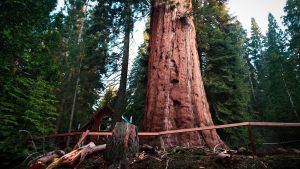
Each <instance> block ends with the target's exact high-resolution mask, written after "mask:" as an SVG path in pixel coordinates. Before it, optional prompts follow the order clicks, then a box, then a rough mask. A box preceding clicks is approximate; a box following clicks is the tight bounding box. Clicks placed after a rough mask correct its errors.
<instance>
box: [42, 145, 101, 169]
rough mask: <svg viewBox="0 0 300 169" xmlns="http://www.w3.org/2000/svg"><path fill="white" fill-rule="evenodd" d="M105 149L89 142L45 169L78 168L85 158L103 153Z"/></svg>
mask: <svg viewBox="0 0 300 169" xmlns="http://www.w3.org/2000/svg"><path fill="white" fill-rule="evenodd" d="M105 148H106V144H103V145H99V146H96V145H95V144H94V143H93V142H90V143H89V144H87V145H85V146H82V147H80V148H78V149H76V150H73V151H71V152H70V153H68V154H65V155H64V156H62V157H60V158H59V159H57V160H55V161H54V162H52V163H51V164H50V165H49V166H48V167H47V168H46V169H52V168H55V167H57V166H68V167H74V166H75V167H74V168H78V167H79V165H80V164H81V163H82V162H83V161H84V160H85V159H86V157H87V156H89V155H91V154H95V153H98V152H100V151H103V150H105Z"/></svg>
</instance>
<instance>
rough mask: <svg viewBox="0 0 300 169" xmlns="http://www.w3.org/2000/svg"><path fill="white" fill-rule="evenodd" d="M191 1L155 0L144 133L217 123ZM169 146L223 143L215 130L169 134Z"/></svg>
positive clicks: (167, 145) (152, 16)
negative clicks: (203, 73)
mask: <svg viewBox="0 0 300 169" xmlns="http://www.w3.org/2000/svg"><path fill="white" fill-rule="evenodd" d="M191 9H192V2H191V0H173V1H170V2H166V1H164V0H155V1H153V2H152V14H151V18H152V19H151V25H150V28H151V33H150V37H151V39H150V56H149V67H148V90H147V105H146V110H145V114H144V129H145V130H146V131H165V130H174V129H184V128H193V127H202V126H213V125H214V124H213V121H212V118H211V115H210V112H209V106H208V103H207V99H206V95H205V91H204V86H203V81H202V78H201V74H200V66H199V65H200V64H199V57H198V53H197V49H196V40H195V36H196V35H195V27H194V23H193V18H192V17H191V12H192V11H191ZM162 141H163V144H164V146H165V147H172V146H175V145H181V146H199V145H208V146H209V147H213V146H215V145H217V144H222V145H223V142H222V140H221V139H220V138H219V136H218V134H217V132H216V131H215V130H206V131H202V132H190V133H183V134H176V135H167V136H163V138H162Z"/></svg>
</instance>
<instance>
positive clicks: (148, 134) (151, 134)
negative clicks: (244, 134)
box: [33, 122, 300, 154]
mask: <svg viewBox="0 0 300 169" xmlns="http://www.w3.org/2000/svg"><path fill="white" fill-rule="evenodd" d="M243 126H244V127H247V128H248V137H249V140H250V144H251V149H252V152H253V153H254V154H256V145H255V139H254V134H253V132H252V126H254V127H255V126H267V127H300V123H280V122H242V123H233V124H224V125H215V126H205V127H197V128H190V129H178V130H168V131H161V132H139V133H138V135H139V136H142V137H154V136H158V137H162V136H163V135H167V134H177V133H185V132H195V131H202V130H215V129H223V128H232V127H243ZM80 135H82V138H80V139H79V142H78V143H77V144H80V143H81V141H82V140H83V139H84V138H85V137H86V136H111V135H112V132H73V133H62V134H51V135H45V136H39V137H34V138H33V139H42V138H43V139H44V138H57V137H69V136H80ZM81 139H82V140H81ZM77 144H76V145H75V147H76V146H78V145H77Z"/></svg>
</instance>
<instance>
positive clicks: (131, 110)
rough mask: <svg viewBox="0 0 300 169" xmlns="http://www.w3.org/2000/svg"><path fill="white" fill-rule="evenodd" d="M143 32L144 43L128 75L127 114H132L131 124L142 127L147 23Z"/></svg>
mask: <svg viewBox="0 0 300 169" xmlns="http://www.w3.org/2000/svg"><path fill="white" fill-rule="evenodd" d="M146 27H147V29H146V31H145V32H144V43H143V44H142V45H141V46H140V47H139V52H138V56H137V57H136V58H135V60H134V62H133V66H132V69H131V72H130V75H129V89H128V92H127V95H128V106H127V110H126V115H127V116H129V117H130V116H132V119H133V124H135V125H137V126H138V127H139V128H142V127H143V118H144V116H143V113H142V112H143V111H144V109H145V104H146V92H147V68H148V47H149V33H148V32H149V24H147V25H146Z"/></svg>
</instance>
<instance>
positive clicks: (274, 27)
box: [265, 14, 299, 121]
mask: <svg viewBox="0 0 300 169" xmlns="http://www.w3.org/2000/svg"><path fill="white" fill-rule="evenodd" d="M268 20H269V25H268V32H267V43H266V53H265V58H266V65H267V71H268V73H267V75H266V76H267V78H268V80H269V81H270V82H269V84H268V85H267V89H266V92H267V94H268V97H269V98H270V104H269V105H268V109H267V110H266V111H267V112H268V115H266V116H267V118H269V119H270V120H276V119H285V120H288V119H290V120H292V119H296V120H297V121H298V120H299V115H298V111H297V107H296V105H295V103H296V102H295V97H296V95H297V94H296V90H297V88H295V87H297V86H298V85H297V83H295V82H296V80H295V78H296V76H294V75H293V73H292V72H293V69H291V67H290V66H289V64H290V63H289V62H290V61H289V60H288V54H287V50H286V47H285V46H286V44H285V42H286V40H285V39H284V37H285V36H284V34H283V32H282V30H281V29H280V28H279V26H278V24H277V22H276V20H275V18H274V16H273V15H272V14H269V16H268ZM288 74H290V76H287V75H288ZM293 83H294V84H293ZM295 89H296V90H295ZM283 112H287V113H288V114H286V113H283ZM292 114H293V115H292ZM291 117H292V118H291Z"/></svg>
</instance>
